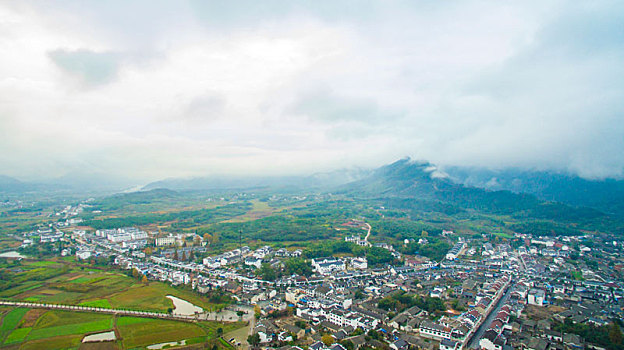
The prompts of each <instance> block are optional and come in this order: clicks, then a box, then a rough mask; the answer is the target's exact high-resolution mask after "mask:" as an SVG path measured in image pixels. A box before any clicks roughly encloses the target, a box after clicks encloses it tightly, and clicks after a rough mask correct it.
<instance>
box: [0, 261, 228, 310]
mask: <svg viewBox="0 0 624 350" xmlns="http://www.w3.org/2000/svg"><path fill="white" fill-rule="evenodd" d="M20 268H21V269H23V270H24V271H22V272H20V273H19V274H18V275H19V278H18V279H17V282H18V283H16V285H15V286H13V287H12V288H9V289H6V290H4V291H2V292H0V297H1V298H10V299H15V300H25V301H35V302H46V303H59V304H72V305H78V304H80V305H87V306H94V307H105V308H124V309H134V310H147V311H167V309H169V308H171V307H173V303H172V302H171V300H169V299H167V297H166V296H167V295H175V296H177V297H179V298H182V299H185V300H188V301H189V302H191V303H193V304H196V305H198V306H201V307H202V308H205V309H216V308H222V307H223V305H221V304H212V303H210V301H209V300H208V299H207V298H206V297H204V296H202V295H199V294H196V293H194V292H192V291H189V290H184V289H178V288H174V287H171V286H170V285H168V284H166V283H161V282H149V283H148V284H143V283H140V282H138V281H137V280H136V279H134V278H132V277H128V276H127V275H125V274H123V273H120V272H104V271H100V270H92V269H91V270H90V269H84V267H83V266H77V265H75V264H73V263H71V262H67V261H63V260H58V261H57V260H55V261H41V262H37V263H32V262H25V263H23V264H22V266H20Z"/></svg>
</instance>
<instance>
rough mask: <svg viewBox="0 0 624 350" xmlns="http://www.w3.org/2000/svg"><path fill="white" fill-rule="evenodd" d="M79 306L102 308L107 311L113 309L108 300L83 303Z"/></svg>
mask: <svg viewBox="0 0 624 350" xmlns="http://www.w3.org/2000/svg"><path fill="white" fill-rule="evenodd" d="M79 305H82V306H91V307H101V308H106V309H110V308H112V306H111V304H110V303H109V302H108V300H106V299H97V300H90V301H83V302H82V303H80V304H79Z"/></svg>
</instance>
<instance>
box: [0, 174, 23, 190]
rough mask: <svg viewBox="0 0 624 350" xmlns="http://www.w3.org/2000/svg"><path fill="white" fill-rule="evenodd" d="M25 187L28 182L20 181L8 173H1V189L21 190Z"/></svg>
mask: <svg viewBox="0 0 624 350" xmlns="http://www.w3.org/2000/svg"><path fill="white" fill-rule="evenodd" d="M25 187H26V184H25V183H23V182H21V181H19V180H18V179H15V178H12V177H10V176H6V175H0V191H5V192H9V191H10V192H13V191H21V190H22V189H24V188H25Z"/></svg>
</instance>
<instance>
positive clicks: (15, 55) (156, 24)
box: [0, 0, 624, 181]
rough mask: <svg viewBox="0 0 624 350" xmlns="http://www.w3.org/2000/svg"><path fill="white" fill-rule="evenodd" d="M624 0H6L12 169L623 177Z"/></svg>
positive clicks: (4, 144) (44, 173)
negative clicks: (400, 170)
mask: <svg viewBox="0 0 624 350" xmlns="http://www.w3.org/2000/svg"><path fill="white" fill-rule="evenodd" d="M622 23H624V3H622V2H621V1H453V0H450V1H433V0H430V1H413V0H409V1H393V0H383V1H368V0H353V1H351V0H344V1H336V0H330V1H325V0H318V1H299V0H284V1H277V0H266V1H256V0H244V1H199V0H198V1H158V0H157V1H155V0H146V1H125V0H119V1H43V0H42V1H27V0H22V1H9V0H6V1H1V0H0V48H2V49H1V51H0V52H2V54H0V174H4V175H9V176H14V177H17V178H20V179H27V180H28V179H44V178H52V177H57V176H62V175H64V174H68V173H70V174H72V173H99V174H109V175H110V176H123V177H126V178H131V179H135V180H140V181H153V180H158V179H162V178H168V177H198V176H208V175H227V174H233V175H249V174H259V175H296V174H309V173H314V172H319V171H329V170H332V169H339V168H345V167H362V168H371V167H376V166H380V165H383V164H387V163H391V162H393V161H395V160H397V159H399V158H403V157H406V156H409V157H412V158H413V159H420V160H428V161H430V162H432V163H435V164H438V165H442V166H444V165H458V166H479V167H487V168H492V169H501V168H505V167H519V168H523V169H539V170H556V171H565V172H570V173H573V174H578V175H580V176H583V177H586V178H606V177H614V178H621V177H623V176H624V152H622V151H623V150H624V114H623V112H624V26H623V25H622Z"/></svg>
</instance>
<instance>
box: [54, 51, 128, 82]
mask: <svg viewBox="0 0 624 350" xmlns="http://www.w3.org/2000/svg"><path fill="white" fill-rule="evenodd" d="M48 56H49V57H50V59H51V60H52V61H53V62H54V63H55V64H56V65H57V66H58V67H59V68H60V69H61V70H63V71H64V72H66V73H68V74H69V75H72V76H75V77H77V78H78V79H79V80H80V81H81V82H82V83H84V84H86V85H101V84H106V83H110V82H111V81H113V79H115V77H116V76H117V73H118V70H119V65H120V62H119V55H117V54H115V53H112V52H93V51H90V50H86V49H81V50H76V51H69V50H65V49H57V50H53V51H50V52H49V53H48Z"/></svg>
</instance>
